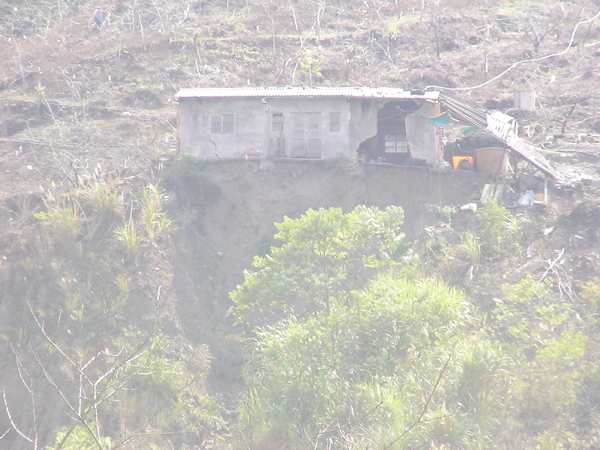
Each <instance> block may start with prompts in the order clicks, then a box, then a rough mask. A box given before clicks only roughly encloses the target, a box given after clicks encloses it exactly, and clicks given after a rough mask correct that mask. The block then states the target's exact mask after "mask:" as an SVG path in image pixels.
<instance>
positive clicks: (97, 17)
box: [93, 8, 106, 29]
mask: <svg viewBox="0 0 600 450" xmlns="http://www.w3.org/2000/svg"><path fill="white" fill-rule="evenodd" d="M93 19H94V23H95V24H96V26H97V27H98V29H100V27H101V26H102V24H103V23H104V20H105V19H106V14H104V11H102V10H101V9H100V8H97V9H96V11H94V15H93Z"/></svg>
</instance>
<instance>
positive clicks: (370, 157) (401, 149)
mask: <svg viewBox="0 0 600 450" xmlns="http://www.w3.org/2000/svg"><path fill="white" fill-rule="evenodd" d="M438 97H439V93H438V92H419V93H414V92H409V91H404V90H402V89H395V88H367V87H338V88H299V87H292V88H199V89H182V90H181V91H180V92H179V93H177V95H176V98H177V100H178V102H179V112H178V116H179V119H178V120H179V130H178V133H179V135H178V148H179V151H180V152H186V153H193V154H196V155H198V157H199V158H200V159H229V158H248V157H255V156H263V157H275V158H315V159H327V158H336V157H340V156H344V157H349V158H355V157H357V155H359V156H361V157H363V158H364V159H365V160H367V161H376V160H385V161H387V162H390V163H395V164H402V163H405V162H407V163H419V162H421V163H426V162H432V161H438V160H441V159H442V156H443V145H442V139H441V137H442V130H441V127H440V126H439V124H441V123H442V122H443V120H445V118H444V117H443V116H444V115H443V114H442V115H441V116H440V103H439V100H438ZM440 119H441V120H440ZM448 119H449V117H448Z"/></svg>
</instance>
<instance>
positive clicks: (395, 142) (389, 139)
mask: <svg viewBox="0 0 600 450" xmlns="http://www.w3.org/2000/svg"><path fill="white" fill-rule="evenodd" d="M385 152H386V153H407V152H408V141H407V140H406V136H401V135H396V134H386V135H385Z"/></svg>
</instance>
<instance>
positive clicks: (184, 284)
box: [174, 159, 487, 340]
mask: <svg viewBox="0 0 600 450" xmlns="http://www.w3.org/2000/svg"><path fill="white" fill-rule="evenodd" d="M205 170H206V175H207V177H208V178H209V179H210V180H211V182H212V183H214V184H215V185H217V186H218V187H219V191H220V194H219V196H218V197H217V198H214V199H212V200H211V201H210V202H209V203H208V206H207V210H206V212H205V218H204V224H203V227H204V229H200V228H199V227H198V226H196V227H190V228H185V229H181V230H180V232H179V233H178V235H177V237H176V247H177V252H176V263H175V280H174V282H175V286H176V290H177V298H178V309H179V316H180V318H181V320H182V323H183V324H184V329H185V330H186V332H187V333H188V335H189V337H190V338H192V339H193V340H203V339H204V338H206V337H207V336H209V335H212V334H213V332H214V330H215V329H216V328H218V327H219V325H220V324H222V322H223V321H224V320H226V311H227V309H228V308H229V306H230V301H229V297H228V293H229V292H230V291H231V290H232V289H233V288H235V286H236V285H237V284H239V283H241V282H242V281H243V270H244V269H247V268H249V267H250V265H251V262H252V258H253V257H254V255H258V254H264V253H265V252H267V251H268V250H269V247H270V246H271V245H275V244H276V242H275V241H274V240H273V234H274V233H275V226H274V223H275V222H280V221H282V220H283V218H284V216H289V217H292V218H295V217H298V216H300V215H301V214H303V213H304V212H305V211H306V210H307V209H309V208H313V209H318V208H327V207H341V208H342V209H344V210H345V211H349V210H351V209H353V208H354V207H355V206H356V205H359V204H364V205H368V206H371V205H374V206H378V207H381V208H383V207H386V206H389V205H400V206H402V207H403V208H404V211H405V223H404V228H405V229H404V232H405V233H406V235H407V239H414V238H416V237H417V236H418V234H419V232H420V231H421V230H422V229H423V227H424V226H425V225H427V224H428V223H431V221H432V220H433V219H435V213H433V212H432V208H431V206H432V205H440V206H441V205H453V206H460V205H462V204H465V203H468V202H469V201H471V199H472V196H473V195H474V194H475V195H476V194H477V193H478V192H479V190H480V189H481V187H482V186H483V184H484V183H485V182H486V180H487V177H486V176H484V175H482V174H477V173H473V172H468V171H450V172H446V173H435V172H433V171H431V170H430V169H429V168H425V167H402V166H393V165H388V164H359V163H355V162H352V161H349V160H333V161H289V160H259V159H257V160H248V161H221V162H211V163H206V164H205Z"/></svg>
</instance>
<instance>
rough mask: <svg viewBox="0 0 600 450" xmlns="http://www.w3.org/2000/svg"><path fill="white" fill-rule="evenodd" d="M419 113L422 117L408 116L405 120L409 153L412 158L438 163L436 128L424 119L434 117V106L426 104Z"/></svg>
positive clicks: (439, 157)
mask: <svg viewBox="0 0 600 450" xmlns="http://www.w3.org/2000/svg"><path fill="white" fill-rule="evenodd" d="M419 111H420V112H421V114H422V115H420V116H419V115H417V114H409V115H408V116H407V117H406V120H405V122H406V137H407V139H408V143H409V146H410V153H411V155H412V156H413V157H414V158H418V159H424V160H426V161H428V162H433V161H438V160H440V159H441V155H439V154H438V146H437V135H436V126H435V125H434V124H433V123H431V122H428V121H427V119H426V118H427V117H434V116H435V115H436V112H437V111H436V105H435V104H433V103H428V102H426V103H424V104H423V106H421V107H420V108H419Z"/></svg>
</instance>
